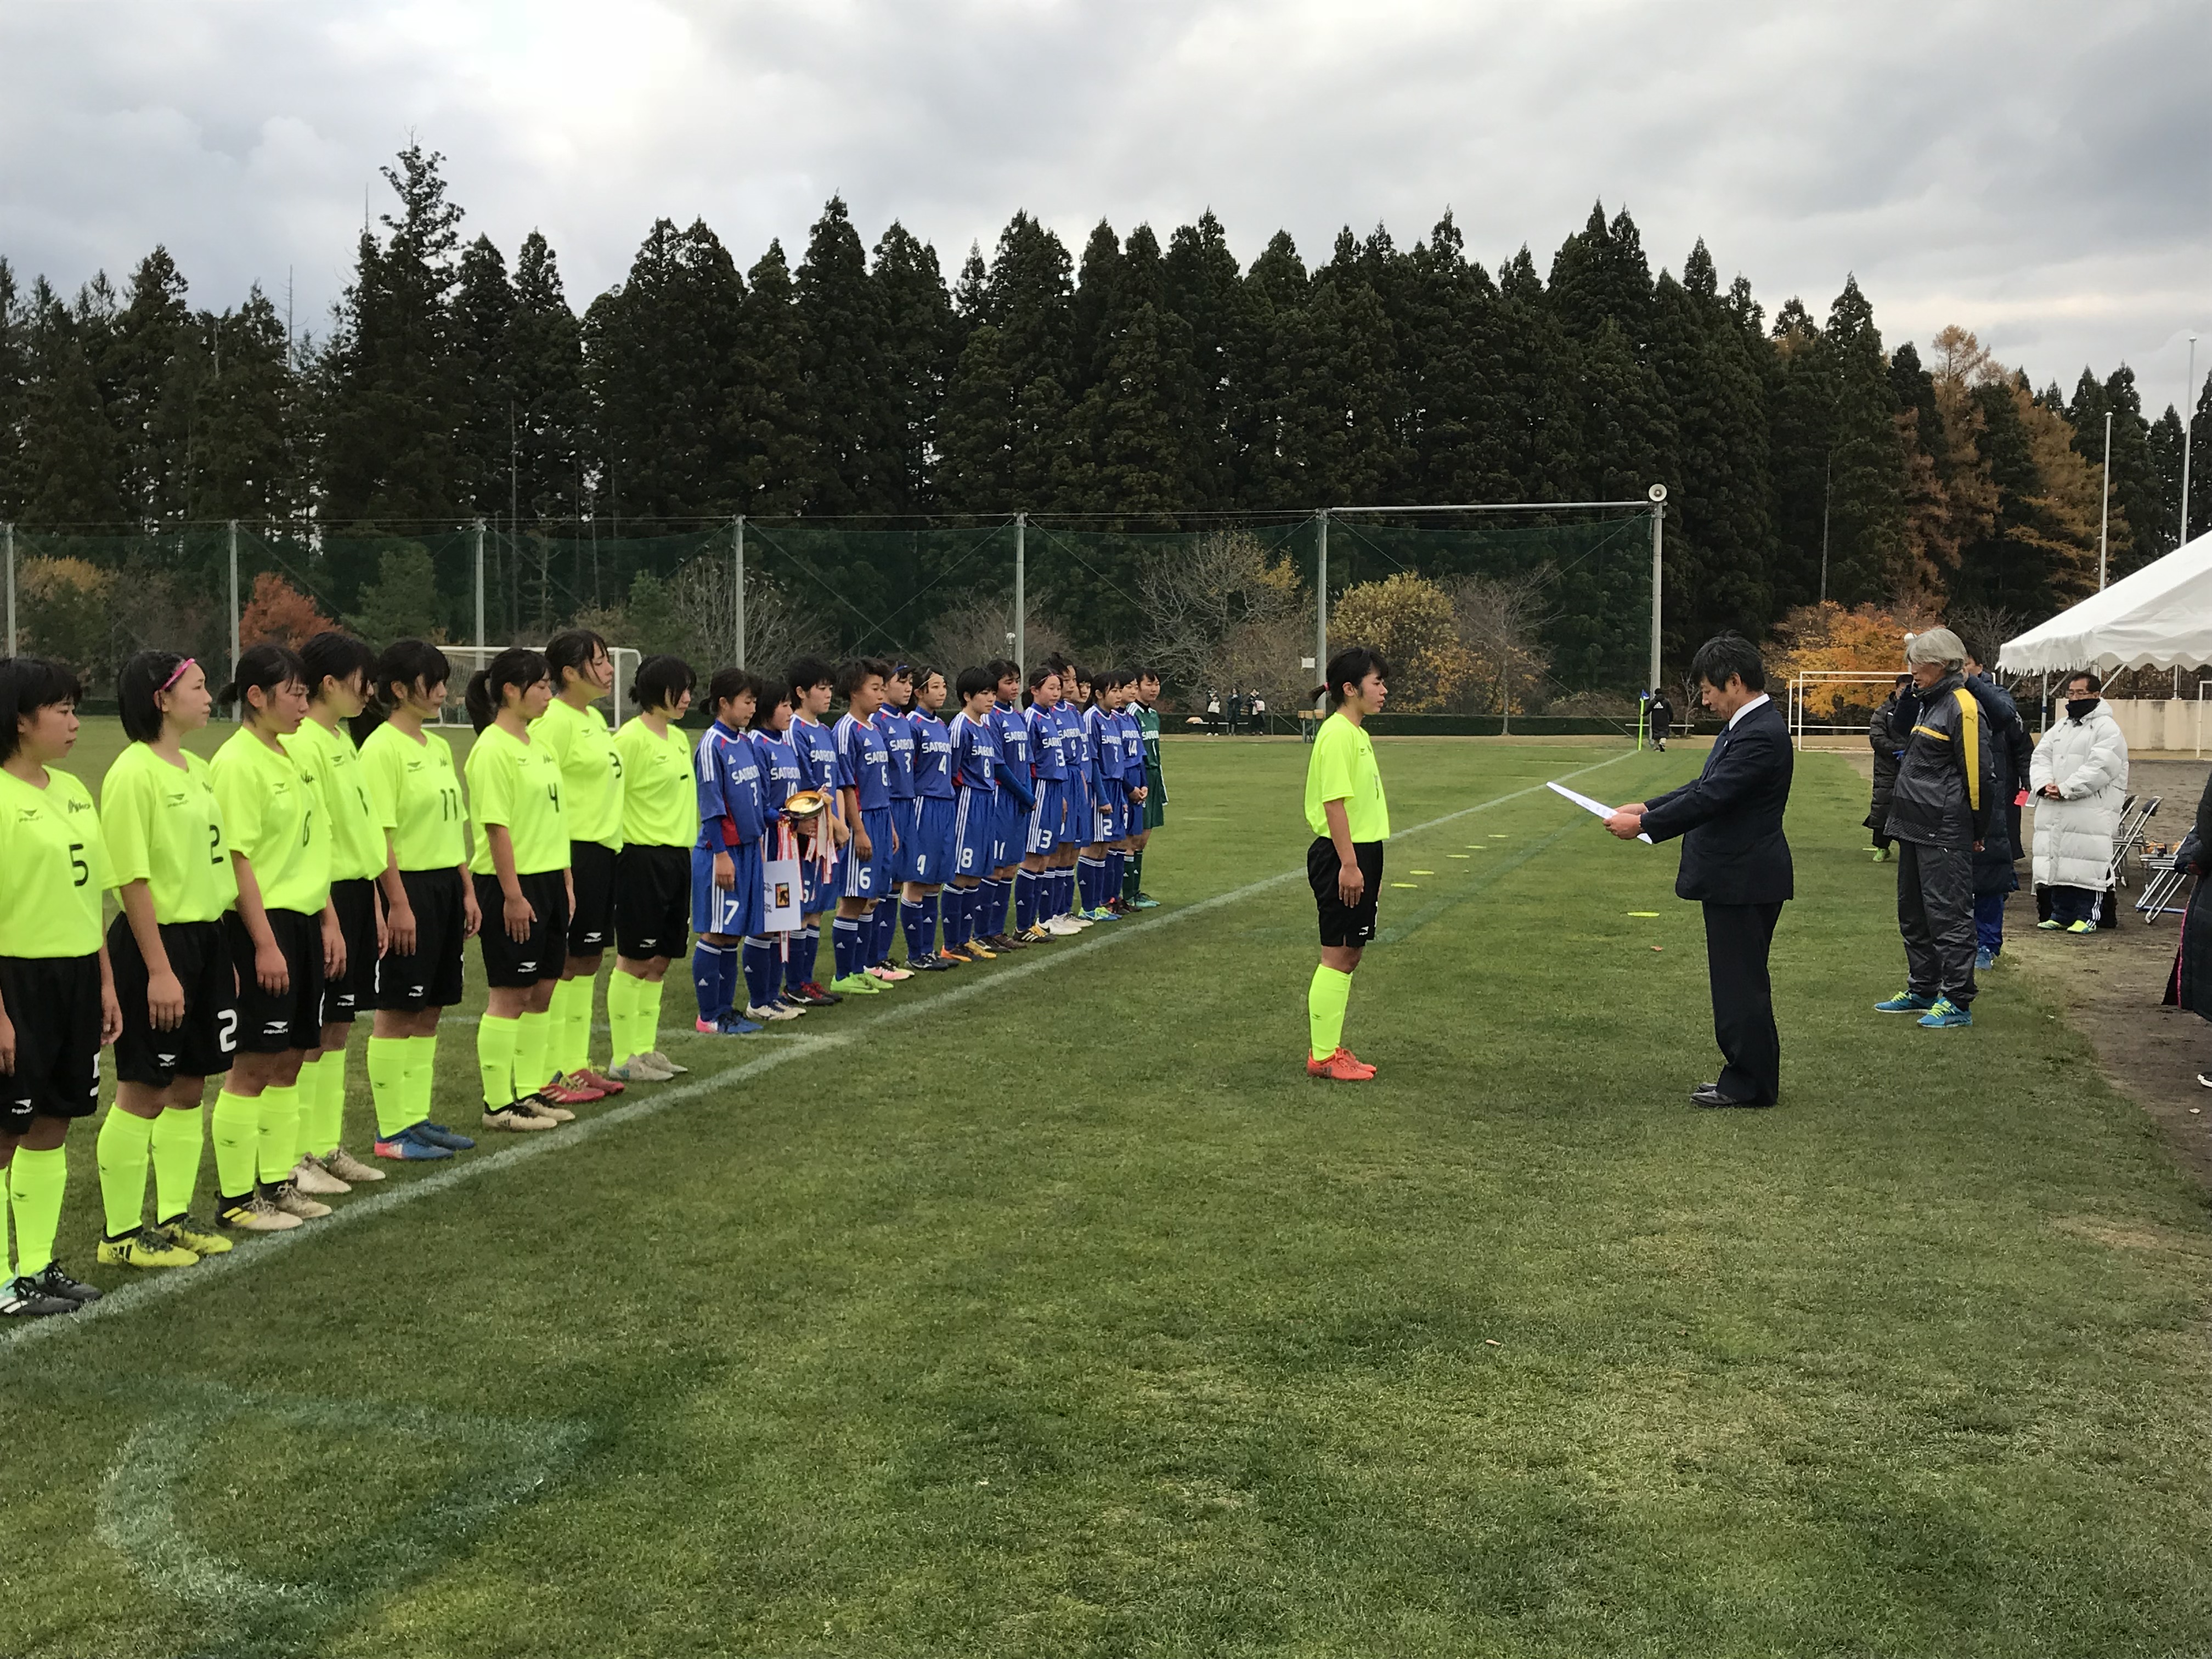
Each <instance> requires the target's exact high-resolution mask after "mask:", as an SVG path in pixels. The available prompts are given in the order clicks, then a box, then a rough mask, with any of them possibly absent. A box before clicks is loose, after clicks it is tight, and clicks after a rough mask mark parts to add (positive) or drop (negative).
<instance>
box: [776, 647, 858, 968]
mask: <svg viewBox="0 0 2212 1659" xmlns="http://www.w3.org/2000/svg"><path fill="white" fill-rule="evenodd" d="M784 678H786V679H787V680H788V681H789V682H790V683H791V747H792V750H793V753H794V754H796V755H797V756H798V757H799V771H800V774H801V777H802V781H801V783H800V787H802V788H805V789H818V790H820V791H821V792H822V793H823V794H824V795H825V796H827V797H828V798H829V802H830V806H829V811H826V812H824V813H823V815H822V818H821V820H820V823H819V824H818V826H817V829H816V832H815V836H814V842H813V845H812V847H811V849H810V851H811V854H812V856H810V857H809V858H807V860H805V866H804V868H803V874H804V876H805V894H804V895H803V896H802V897H801V898H800V900H799V908H800V910H801V911H802V912H803V915H802V916H801V919H800V922H799V937H798V938H796V939H793V940H792V941H791V960H790V961H789V963H787V964H786V967H785V970H784V984H785V987H786V990H785V994H786V996H787V998H788V999H789V1000H791V1001H793V1002H796V1003H799V1004H800V1005H801V1006H807V1007H815V1008H826V1007H828V1006H829V1005H830V1004H832V1003H835V1002H842V1001H843V1000H844V999H843V998H842V997H840V996H839V995H838V994H836V992H834V991H826V990H824V989H823V987H822V983H821V981H819V980H817V978H816V977H815V975H814V958H815V953H816V952H817V950H819V948H820V946H821V943H822V918H823V915H825V914H827V912H828V911H829V908H830V907H831V906H832V905H834V904H835V903H836V902H837V889H838V876H839V871H838V866H839V864H840V863H841V862H842V849H843V848H844V846H845V843H846V842H847V841H848V839H849V838H850V836H851V834H852V831H851V829H850V828H849V827H848V825H847V824H846V823H845V821H844V819H843V817H842V816H840V812H839V808H838V805H837V801H838V794H837V739H836V735H835V734H834V733H833V732H831V731H830V730H829V726H826V725H824V724H823V715H825V714H828V713H829V700H830V698H831V697H833V696H836V685H837V671H836V669H834V668H832V667H830V666H829V664H828V663H826V662H824V661H823V660H822V659H821V658H819V657H801V658H799V659H798V661H796V662H794V663H793V664H792V665H791V666H790V667H789V668H787V669H786V670H785V671H784ZM823 836H827V837H828V838H829V839H828V840H827V841H824V840H823Z"/></svg>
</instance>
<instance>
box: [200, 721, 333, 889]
mask: <svg viewBox="0 0 2212 1659" xmlns="http://www.w3.org/2000/svg"><path fill="white" fill-rule="evenodd" d="M210 769H212V770H213V772H214V773H215V798H216V800H217V801H218V802H219V803H221V805H222V827H223V830H224V832H225V833H226V834H227V835H228V836H229V837H230V850H231V851H232V852H234V853H242V854H245V855H246V862H247V863H248V864H250V865H252V866H253V879H254V880H255V881H257V882H258V883H259V884H260V886H261V904H262V908H264V909H268V910H296V911H298V912H299V913H300V914H301V915H309V916H314V915H321V914H322V911H323V907H324V906H325V904H328V903H329V902H330V900H331V838H330V829H329V825H328V824H327V823H325V821H324V817H323V813H322V809H321V806H320V805H319V803H318V802H317V801H316V799H315V785H314V781H313V779H311V778H310V777H308V776H307V773H306V771H305V770H304V769H302V768H301V765H300V763H299V762H297V761H295V760H294V759H293V758H292V757H290V756H289V755H288V754H285V753H284V752H283V750H276V749H271V748H270V746H269V745H268V744H265V743H264V742H262V741H261V739H260V738H257V737H255V736H254V735H253V733H252V732H250V731H248V730H247V729H246V727H244V726H240V727H239V728H238V731H237V732H236V733H235V734H234V736H233V737H232V738H230V740H229V741H228V743H226V744H223V746H222V748H220V749H218V750H216V751H215V759H214V761H213V762H211V763H210Z"/></svg>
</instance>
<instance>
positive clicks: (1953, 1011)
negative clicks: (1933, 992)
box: [1920, 997, 1974, 1030]
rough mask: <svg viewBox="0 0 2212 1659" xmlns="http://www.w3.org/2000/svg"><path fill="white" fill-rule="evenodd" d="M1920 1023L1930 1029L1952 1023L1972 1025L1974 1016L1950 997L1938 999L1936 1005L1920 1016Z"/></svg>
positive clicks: (1940, 1027) (1936, 1028)
mask: <svg viewBox="0 0 2212 1659" xmlns="http://www.w3.org/2000/svg"><path fill="white" fill-rule="evenodd" d="M1920 1023H1921V1024H1923V1025H1925V1026H1927V1027H1928V1028H1929V1030H1942V1029H1943V1028H1945V1027H1947V1026H1951V1025H1972V1024H1973V1023H1974V1017H1973V1016H1972V1014H1970V1013H1968V1012H1966V1010H1965V1009H1964V1008H1961V1007H1960V1006H1959V1005H1958V1004H1957V1003H1955V1002H1954V1001H1952V1000H1951V999H1950V998H1948V997H1938V998H1936V1006H1934V1007H1932V1008H1930V1009H1929V1011H1928V1012H1926V1013H1924V1014H1923V1015H1921V1016H1920Z"/></svg>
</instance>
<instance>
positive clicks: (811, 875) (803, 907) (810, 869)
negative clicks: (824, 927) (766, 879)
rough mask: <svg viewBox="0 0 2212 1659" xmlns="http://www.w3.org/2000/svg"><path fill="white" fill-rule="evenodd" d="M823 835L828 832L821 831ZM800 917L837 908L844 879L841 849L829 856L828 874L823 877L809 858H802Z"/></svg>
mask: <svg viewBox="0 0 2212 1659" xmlns="http://www.w3.org/2000/svg"><path fill="white" fill-rule="evenodd" d="M822 833H823V835H827V834H829V831H828V830H827V829H824V830H823V831H822ZM844 877H845V853H844V849H843V848H839V849H838V850H837V851H836V852H835V853H833V854H830V857H829V874H828V875H826V876H825V875H823V873H822V866H820V865H818V864H817V863H816V862H815V861H814V860H812V859H811V858H804V857H802V858H801V860H800V861H799V889H800V891H799V912H800V914H801V915H809V916H818V915H821V914H822V913H823V911H825V910H834V909H835V908H836V907H837V895H838V893H839V891H840V890H841V888H842V883H843V881H844Z"/></svg>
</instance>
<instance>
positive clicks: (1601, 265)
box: [1546, 202, 1652, 356]
mask: <svg viewBox="0 0 2212 1659" xmlns="http://www.w3.org/2000/svg"><path fill="white" fill-rule="evenodd" d="M1651 294H1652V288H1651V266H1650V262H1649V261H1647V260H1646V259H1645V258H1644V239H1643V237H1642V235H1641V234H1639V233H1638V230H1637V228H1636V222H1635V221H1634V220H1632V219H1631V218H1630V217H1629V216H1628V210H1626V208H1624V209H1622V210H1620V212H1619V213H1618V214H1616V215H1614V216H1613V222H1612V223H1611V224H1607V222H1606V217H1605V204H1603V203H1602V202H1600V203H1596V204H1594V205H1593V206H1592V207H1591V209H1590V216H1589V223H1588V224H1586V225H1585V226H1584V227H1583V228H1582V229H1581V230H1580V231H1578V232H1577V233H1576V234H1574V235H1571V236H1570V237H1568V238H1567V240H1565V241H1564V242H1562V243H1561V244H1560V245H1559V252H1557V253H1555V254H1554V255H1553V256H1552V278H1551V283H1550V285H1549V287H1548V289H1547V293H1546V297H1547V299H1548V300H1549V301H1550V302H1551V306H1552V308H1553V313H1554V314H1556V315H1557V316H1558V317H1559V320H1560V322H1561V323H1562V324H1563V325H1565V328H1566V330H1567V332H1568V333H1569V334H1570V335H1571V336H1573V337H1575V338H1577V339H1578V340H1587V339H1589V338H1590V337H1592V336H1593V335H1595V333H1596V332H1597V331H1598V330H1599V329H1600V328H1601V326H1603V325H1604V324H1606V323H1607V321H1611V322H1612V323H1613V324H1614V325H1616V326H1617V327H1618V328H1619V329H1620V332H1621V335H1622V337H1623V338H1624V339H1626V341H1627V343H1628V345H1629V349H1630V350H1631V351H1632V353H1634V354H1636V355H1637V356H1642V355H1643V353H1644V349H1645V347H1646V345H1647V343H1649V341H1650V333H1651Z"/></svg>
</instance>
